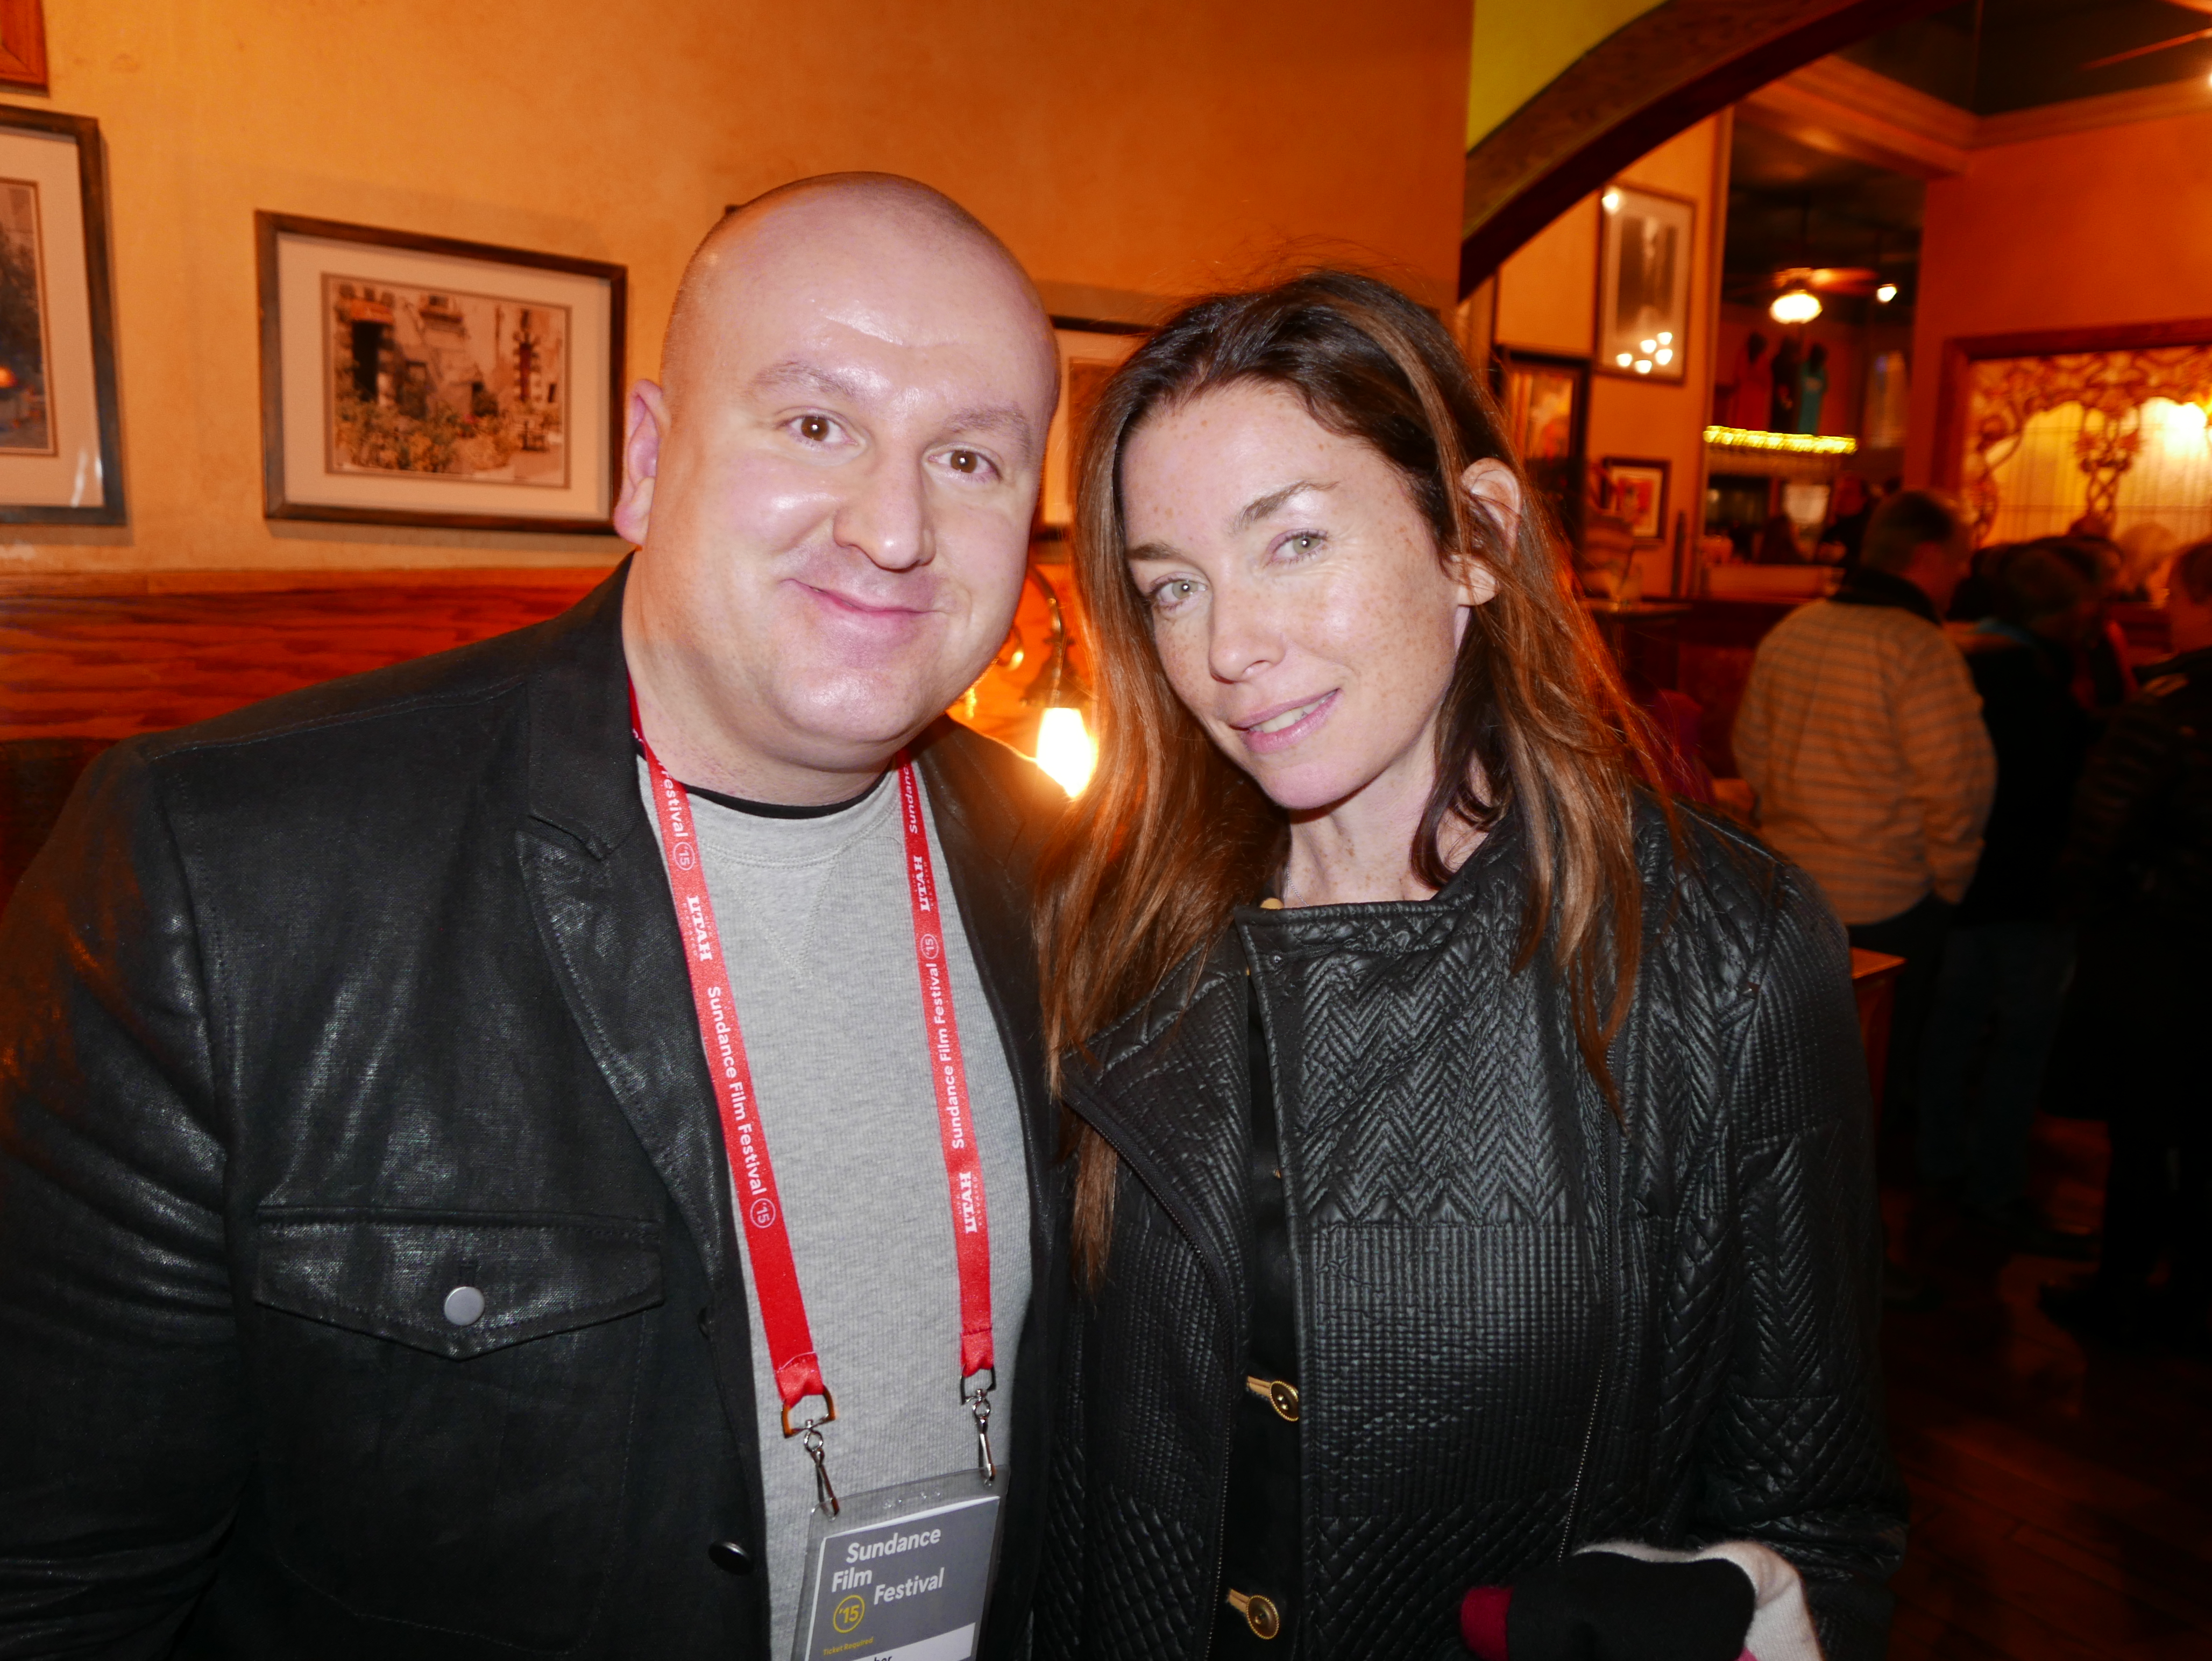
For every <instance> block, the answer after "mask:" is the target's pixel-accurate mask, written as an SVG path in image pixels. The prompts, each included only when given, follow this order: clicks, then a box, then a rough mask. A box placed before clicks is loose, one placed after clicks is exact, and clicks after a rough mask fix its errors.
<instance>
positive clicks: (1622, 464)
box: [1598, 456, 1674, 542]
mask: <svg viewBox="0 0 2212 1661" xmlns="http://www.w3.org/2000/svg"><path fill="white" fill-rule="evenodd" d="M1598 465H1599V467H1601V468H1602V469H1603V470H1604V471H1605V475H1606V479H1607V483H1608V484H1609V485H1610V484H1611V483H1612V480H1613V470H1614V469H1615V468H1634V469H1636V470H1639V471H1642V472H1647V473H1656V474H1657V475H1658V476H1659V490H1658V494H1656V496H1655V497H1654V498H1653V500H1652V506H1651V520H1652V529H1650V530H1638V529H1637V528H1636V526H1635V525H1634V524H1631V525H1630V527H1629V530H1630V531H1631V533H1632V535H1634V536H1636V537H1637V538H1638V540H1639V541H1643V542H1650V541H1652V540H1654V539H1663V538H1664V537H1665V536H1666V535H1667V509H1668V494H1669V493H1670V492H1671V491H1672V490H1673V488H1674V464H1672V463H1671V462H1669V461H1668V459H1667V458H1665V457H1664V456H1603V457H1601V458H1599V459H1598ZM1614 511H1615V512H1619V509H1618V508H1617V507H1616V508H1615V509H1614Z"/></svg>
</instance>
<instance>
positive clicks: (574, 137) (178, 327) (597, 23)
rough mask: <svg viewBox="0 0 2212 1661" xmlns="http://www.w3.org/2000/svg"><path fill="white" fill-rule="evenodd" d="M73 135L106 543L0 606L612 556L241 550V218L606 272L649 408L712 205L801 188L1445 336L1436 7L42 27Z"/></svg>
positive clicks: (279, 532)
mask: <svg viewBox="0 0 2212 1661" xmlns="http://www.w3.org/2000/svg"><path fill="white" fill-rule="evenodd" d="M46 27H47V36H48V45H49V51H50V54H51V57H52V96H51V98H49V99H39V98H37V97H35V96H32V95H16V94H9V95H7V101H9V102H12V103H18V104H30V105H35V106H41V107H48V108H54V109H59V110H64V111H67V112H71V113H74V114H80V115H89V116H94V117H96V118H98V119H99V121H100V126H101V129H102V131H103V133H104V135H105V136H106V143H107V151H108V166H109V179H110V185H111V191H112V214H111V225H112V238H113V248H114V256H115V272H116V286H117V326H118V360H119V364H120V375H121V380H122V403H123V418H124V444H125V480H126V485H127V489H128V493H129V497H130V503H131V521H132V522H131V524H130V525H129V526H128V527H125V528H124V529H123V530H119V531H106V530H92V529H90V528H86V529H77V528H69V529H67V530H60V529H55V528H49V527H38V526H23V527H11V528H10V530H9V532H8V533H7V534H8V535H9V536H14V537H15V538H16V539H17V540H15V541H14V542H13V543H7V544H5V545H0V573H26V572H40V571H52V570H118V569H120V570H146V569H161V568H166V569H179V568H192V567H198V568H211V567H212V568H223V567H228V568H240V567H344V566H353V567H390V566H397V565H438V564H445V565H455V564H459V565H479V566H480V565H484V564H487V563H494V562H497V563H522V562H528V561H550V562H560V561H605V560H606V559H608V558H609V557H611V555H612V554H614V553H615V552H616V551H617V545H616V544H614V543H612V542H611V540H608V541H604V542H602V541H593V540H590V539H577V538H562V537H555V536H521V535H495V534H489V533H483V532H475V533H470V532H454V531H421V532H408V531H393V530H385V529H370V528H368V527H362V528H360V534H358V535H355V534H351V532H352V530H353V529H354V528H352V527H332V526H319V525H307V524H285V525H281V526H279V525H272V524H270V523H269V522H267V521H265V520H264V519H263V518H262V517H261V496H260V480H259V468H260V415H259V404H258V382H257V369H256V361H257V359H256V355H257V350H258V347H257V334H256V325H255V309H254V276H253V212H254V210H255V209H264V208H265V209H279V210H283V211H287V212H291V213H298V214H310V215H318V216H320V217H325V218H330V219H339V220H351V221H359V222H362V223H367V224H371V225H381V226H391V227H399V228H403V229H408V230H415V231H421V232H425V233H433V234H437V235H443V236H453V237H462V238H468V239H475V240H478V241H486V242H494V243H504V244H509V245H513V246H522V247H527V248H538V249H544V250H548V251H551V252H560V253H566V254H571V255H580V256H583V257H586V258H595V259H606V260H614V261H617V262H620V263H621V264H625V265H627V266H628V267H629V276H630V328H629V362H630V365H631V367H632V370H633V372H634V373H651V372H652V371H653V368H654V367H655V364H656V360H657V358H658V355H659V336H660V330H661V326H662V324H663V322H664V320H665V317H666V315H667V308H668V303H669V300H670V297H671V294H672V293H673V291H674V288H675V283H676V279H677V276H678V272H679V271H680V270H681V268H682V264H683V261H684V257H685V255H686V254H687V253H688V252H690V248H691V246H692V244H693V243H694V242H695V241H696V239H697V238H698V237H699V235H700V234H701V233H702V232H703V231H704V230H705V229H706V228H707V227H708V226H709V225H711V224H712V223H713V222H714V218H715V216H716V215H718V214H719V213H720V211H721V209H722V206H723V204H724V203H730V202H736V201H739V200H742V199H744V198H745V197H750V196H751V195H753V194H755V193H757V192H758V191H762V190H763V189H765V188H767V187H768V186H769V185H775V184H776V183H778V182H780V181H781V180H784V179H790V178H793V177H794V176H797V175H800V174H805V173H817V172H822V171H825V170H828V169H832V168H847V167H872V168H884V169H889V170H891V171H896V172H901V173H912V174H915V175H916V176H917V177H920V178H921V179H927V180H928V181H929V182H931V183H933V184H934V185H939V186H941V187H943V188H944V189H945V190H947V191H951V193H952V194H953V195H954V196H956V197H959V198H960V199H961V200H962V201H963V202H964V203H967V204H968V206H969V207H970V208H971V209H974V210H975V212H976V213H977V214H979V215H981V217H982V218H983V219H984V220H986V221H988V222H989V223H990V224H991V225H992V226H993V227H994V228H996V229H997V230H998V231H999V232H1000V233H1001V234H1002V235H1003V236H1005V237H1006V239H1007V241H1008V242H1009V243H1010V244H1011V245H1012V247H1013V249H1014V252H1016V253H1017V254H1018V255H1019V256H1020V257H1021V258H1023V260H1024V261H1025V262H1026V263H1027V264H1028V265H1029V267H1030V270H1031V271H1032V272H1033V273H1034V274H1035V275H1036V276H1038V277H1039V278H1040V279H1043V280H1046V281H1048V282H1060V283H1066V284H1076V285H1085V286H1088V287H1091V288H1105V289H1114V290H1125V291H1140V292H1145V293H1153V294H1172V293H1175V292H1177V291H1179V290H1182V289H1186V288H1190V287H1194V286H1197V285H1200V284H1204V283H1207V282H1220V281H1228V280H1233V279H1234V278H1235V277H1237V276H1239V275H1242V274H1243V273H1244V272H1246V271H1247V270H1250V269H1251V268H1252V267H1253V266H1254V265H1255V264H1257V263H1259V262H1261V261H1262V260H1264V259H1266V258H1267V257H1269V256H1270V255H1272V254H1274V253H1276V252H1279V250H1280V249H1281V247H1282V246H1283V244H1284V243H1285V240H1286V239H1309V240H1308V242H1307V245H1306V246H1307V247H1308V248H1309V249H1310V251H1312V252H1321V253H1330V252H1342V251H1344V250H1346V248H1347V247H1348V248H1349V249H1350V250H1352V251H1354V252H1357V253H1358V255H1359V256H1361V257H1363V258H1365V259H1366V260H1368V261H1370V263H1378V262H1379V263H1382V264H1385V265H1387V266H1390V267H1394V268H1395V269H1396V270H1399V271H1400V272H1401V273H1402V274H1403V275H1404V276H1406V277H1407V280H1408V281H1409V282H1410V284H1411V286H1413V287H1414V288H1418V289H1419V290H1420V291H1421V297H1422V298H1423V299H1425V300H1429V301H1431V303H1448V302H1449V300H1450V299H1451V289H1452V284H1453V282H1454V280H1455V272H1456V264H1457V257H1458V239H1457V230H1458V223H1459V208H1460V192H1461V136H1462V130H1463V127H1464V123H1465V120H1466V98H1467V73H1468V34H1469V28H1470V17H1469V12H1468V7H1467V5H1466V3H1465V0H1401V3H1396V4H1393V5H1389V6H1382V7H1370V8H1367V9H1364V10H1362V11H1360V12H1359V13H1358V15H1356V17H1355V16H1353V15H1350V14H1347V12H1346V9H1345V8H1344V7H1343V6H1342V5H1341V4H1339V3H1332V0H1275V3H1273V4H1270V5H1267V6H1264V7H1262V6H1255V5H1252V4H1249V3H1248V0H1130V3H1127V4H1124V5H1120V6H1115V7H1102V6H1098V5H1096V4H1086V3H1082V0H971V3H969V4H965V5H959V6H936V5H915V4H910V3H903V0H819V3H811V4H806V5H788V4H784V3H780V0H631V3H626V4H608V3H606V0H532V3H521V0H473V3H468V4H454V3H453V0H371V3H362V0H46Z"/></svg>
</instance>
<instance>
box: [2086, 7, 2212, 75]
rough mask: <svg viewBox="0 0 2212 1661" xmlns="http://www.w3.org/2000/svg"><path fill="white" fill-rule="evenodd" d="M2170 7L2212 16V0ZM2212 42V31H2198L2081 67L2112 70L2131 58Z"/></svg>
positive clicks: (2133, 48)
mask: <svg viewBox="0 0 2212 1661" xmlns="http://www.w3.org/2000/svg"><path fill="white" fill-rule="evenodd" d="M2166 4H2167V5H2169V6H2179V7H2181V8H2182V9H2184V10H2185V11H2193V12H2198V13H2201V14H2203V15H2212V0H2166ZM2198 40H2212V29H2198V30H2197V31H2196V32H2195V33H2192V34H2177V35H2175V36H2174V37H2173V39H2171V40H2154V41H2153V42H2151V44H2150V45H2148V46H2130V47H2129V48H2128V49H2127V51H2125V52H2114V53H2113V54H2112V56H2111V57H2110V58H2093V59H2092V60H2091V61H2090V62H2088V63H2087V64H2082V65H2081V68H2082V70H2084V71H2085V72H2086V71H2087V70H2103V69H2110V68H2111V67H2112V65H2113V64H2124V63H2126V62H2127V61H2128V60H2129V59H2130V58H2148V57H2149V56H2150V55H2151V53H2153V52H2166V51H2169V50H2170V49H2172V47H2175V46H2186V45H2190V44H2191V43H2192V42H2194V41H2198Z"/></svg>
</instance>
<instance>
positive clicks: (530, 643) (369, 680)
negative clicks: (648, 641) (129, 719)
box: [110, 583, 621, 818]
mask: <svg viewBox="0 0 2212 1661" xmlns="http://www.w3.org/2000/svg"><path fill="white" fill-rule="evenodd" d="M620 602H621V593H620V588H619V585H618V584H615V583H610V584H607V585H602V586H601V587H600V588H599V589H598V590H596V591H594V592H593V593H592V594H591V595H590V596H588V597H586V598H585V599H584V600H583V601H581V602H580V603H578V604H577V605H575V606H574V607H572V608H570V609H569V610H568V611H566V612H564V613H562V614H561V615H559V616H556V617H554V618H552V619H550V620H549V621H545V622H543V623H537V624H533V625H532V626H530V627H526V628H521V629H516V630H513V631H512V632H510V633H505V634H499V635H495V636H493V637H491V638H490V639H489V640H479V641H476V642H473V643H472V644H470V645H467V646H457V647H454V648H453V649H452V650H450V651H447V652H437V653H434V654H433V655H431V656H429V657H426V658H415V659H413V660H411V661H410V662H407V663H403V664H393V665H392V666H390V667H389V668H386V669H379V670H369V671H368V672H367V673H365V674H361V675H351V676H345V677H344V678H343V679H340V680H336V681H327V682H323V683H321V684H319V685H317V686H312V687H306V688H301V690H299V691H297V692H290V693H286V694H283V695H281V696H278V697H275V698H270V699H266V700H263V701H262V702H260V703H257V704H249V705H247V706H246V707H245V708H243V709H239V710H234V711H232V712H230V713H228V714H227V715H221V716H217V717H216V718H213V719H211V720H206V721H199V722H195V723H193V724H191V725H190V726H184V727H178V728H176V729H174V730H171V731H167V732H161V733H152V734H147V735H144V736H142V737H137V738H133V739H130V740H126V741H125V743H122V744H119V745H118V746H117V747H116V753H115V754H114V755H113V756H112V758H110V760H111V765H112V766H113V767H120V768H122V769H123V770H125V772H129V773H138V774H141V775H143V776H144V777H145V778H146V779H148V781H149V784H151V783H153V782H154V781H155V780H161V779H166V780H168V781H170V783H169V785H167V786H163V785H155V788H157V789H161V790H163V791H164V793H167V792H168V791H171V790H173V791H178V792H180V794H179V795H178V796H177V797H176V799H177V800H179V802H184V801H191V802H196V803H199V804H200V805H201V806H203V807H204V808H207V809H211V810H215V809H219V810H220V811H221V813H222V814H223V815H230V816H234V817H244V818H250V817H252V816H253V815H257V814H261V813H274V812H278V811H280V804H281V803H297V802H301V801H302V800H305V799H307V798H311V797H315V796H317V795H318V794H321V795H325V796H326V797H328V798H329V799H331V801H334V802H344V803H351V804H353V806H354V808H355V809H356V810H357V811H366V812H372V813H373V812H374V811H375V809H376V807H377V804H378V803H386V804H387V805H390V806H392V807H393V808H395V809H400V810H402V811H404V809H405V805H406V803H405V801H404V798H405V797H410V796H415V795H418V794H419V792H421V791H423V790H425V789H427V788H429V787H430V785H431V781H432V779H434V778H436V777H444V778H450V779H454V780H456V781H459V780H461V779H465V778H466V777H469V776H471V774H472V773H473V772H474V771H475V769H474V767H472V765H471V758H478V759H480V758H481V757H483V755H488V754H489V753H490V750H491V749H492V748H494V747H495V746H496V745H497V744H498V743H499V742H500V735H501V734H503V733H506V734H512V733H513V732H514V731H515V730H518V729H520V727H521V726H522V725H523V724H524V723H523V721H522V717H521V712H522V709H523V707H524V706H525V704H526V696H527V690H528V688H529V687H530V685H531V683H532V679H533V677H534V676H537V675H538V673H539V672H540V671H541V670H544V669H545V668H546V667H547V666H548V665H549V664H550V663H552V662H554V661H555V660H556V658H562V656H563V655H564V650H565V655H567V656H568V657H575V656H576V655H577V653H576V650H575V648H576V647H577V646H580V645H581V644H583V643H584V637H590V636H594V635H605V636H606V637H607V639H606V640H605V641H602V642H600V644H601V645H603V646H611V649H612V650H613V652H614V653H615V655H616V658H617V664H616V666H615V668H614V670H613V672H614V673H616V674H617V675H619V673H620V670H619V646H615V645H612V635H611V628H612V625H613V620H614V618H615V617H617V616H618V615H619V610H620ZM585 655H586V656H590V655H592V654H591V653H590V652H588V651H587V652H586V653H585ZM578 667H579V668H580V669H581V670H585V671H586V673H589V674H591V675H592V676H598V675H599V674H601V673H603V672H604V671H605V670H606V668H607V665H605V664H599V663H597V662H596V660H594V661H593V662H592V664H588V665H586V664H581V663H580V664H578Z"/></svg>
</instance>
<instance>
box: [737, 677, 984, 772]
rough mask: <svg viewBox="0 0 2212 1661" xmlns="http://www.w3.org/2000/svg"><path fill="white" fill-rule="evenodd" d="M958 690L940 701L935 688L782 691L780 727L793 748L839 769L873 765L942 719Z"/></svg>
mask: <svg viewBox="0 0 2212 1661" xmlns="http://www.w3.org/2000/svg"><path fill="white" fill-rule="evenodd" d="M959 695H960V694H959V692H958V691H957V690H956V691H954V692H952V693H951V694H947V695H945V697H943V698H941V699H940V698H939V697H938V696H937V694H936V690H935V688H928V689H926V690H925V689H923V688H915V687H912V686H908V687H902V688H865V689H864V688H854V687H851V686H849V685H848V686H845V687H842V688H835V689H834V690H833V689H830V688H823V689H822V691H820V692H818V693H817V694H816V695H815V696H812V697H806V696H800V697H793V696H792V695H791V694H790V691H789V690H788V689H786V691H785V694H784V695H783V696H782V697H781V698H780V699H779V700H777V701H778V702H779V703H781V705H782V706H783V708H782V711H781V714H782V717H783V720H782V725H783V727H784V729H785V730H786V731H787V733H789V734H790V736H791V737H792V738H793V741H795V747H796V748H799V749H804V750H806V751H808V752H810V753H811V754H812V755H816V756H818V757H819V758H821V761H823V762H827V763H829V765H831V766H834V767H839V768H851V767H865V766H877V765H880V764H882V763H884V762H885V761H889V760H890V756H891V755H892V753H893V752H894V751H896V749H898V748H899V747H900V746H901V745H902V744H904V743H907V742H908V740H909V739H911V738H913V737H915V735H916V734H918V733H919V732H921V730H922V729H923V728H924V727H926V726H927V725H928V724H930V723H931V722H932V721H933V720H935V719H936V718H938V717H939V716H940V715H942V714H943V713H944V712H945V709H946V707H947V706H949V705H950V704H951V702H952V700H953V699H955V698H957V697H958V696H959Z"/></svg>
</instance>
